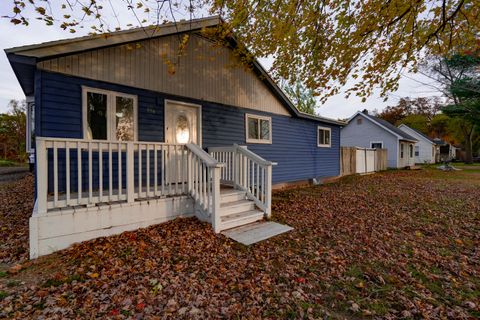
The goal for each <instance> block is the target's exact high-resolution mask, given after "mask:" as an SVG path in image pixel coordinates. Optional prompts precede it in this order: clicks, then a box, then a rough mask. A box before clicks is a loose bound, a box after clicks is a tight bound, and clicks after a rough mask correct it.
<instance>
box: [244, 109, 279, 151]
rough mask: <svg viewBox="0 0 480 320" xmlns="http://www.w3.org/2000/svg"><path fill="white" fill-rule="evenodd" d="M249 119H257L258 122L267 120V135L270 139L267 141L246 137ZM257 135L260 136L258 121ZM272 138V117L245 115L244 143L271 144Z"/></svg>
mask: <svg viewBox="0 0 480 320" xmlns="http://www.w3.org/2000/svg"><path fill="white" fill-rule="evenodd" d="M249 118H252V119H258V120H267V121H268V124H269V125H270V129H269V134H270V137H269V139H251V138H249V137H248V119H249ZM258 126H259V128H258V133H259V134H260V130H261V128H260V121H259V122H258ZM272 136H273V133H272V117H268V116H261V115H257V114H253V113H245V141H246V143H258V144H272Z"/></svg>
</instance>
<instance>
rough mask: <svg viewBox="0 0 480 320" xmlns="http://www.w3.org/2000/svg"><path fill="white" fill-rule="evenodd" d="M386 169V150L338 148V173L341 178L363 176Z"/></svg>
mask: <svg viewBox="0 0 480 320" xmlns="http://www.w3.org/2000/svg"><path fill="white" fill-rule="evenodd" d="M386 169H387V149H367V148H358V147H341V148H340V172H341V175H342V176H347V175H350V174H357V173H359V174H365V173H371V172H377V171H382V170H386Z"/></svg>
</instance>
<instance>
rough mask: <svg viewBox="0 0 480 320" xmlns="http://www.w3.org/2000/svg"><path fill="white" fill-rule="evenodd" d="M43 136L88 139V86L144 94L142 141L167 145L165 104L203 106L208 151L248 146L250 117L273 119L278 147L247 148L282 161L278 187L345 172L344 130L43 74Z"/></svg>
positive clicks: (140, 109)
mask: <svg viewBox="0 0 480 320" xmlns="http://www.w3.org/2000/svg"><path fill="white" fill-rule="evenodd" d="M36 86H37V88H36V89H37V90H36V107H37V110H36V111H37V114H39V115H40V116H39V117H37V119H38V125H37V129H38V131H37V133H38V135H39V136H46V137H62V138H83V130H82V97H81V94H82V86H88V87H93V88H100V89H105V90H113V91H118V92H123V93H127V94H134V95H137V96H138V139H139V140H141V141H160V142H161V141H164V128H163V127H164V101H165V99H172V100H180V101H184V102H192V103H196V104H200V105H202V138H203V147H204V148H208V147H212V146H227V145H232V144H233V143H238V144H241V145H245V144H246V143H245V113H254V114H261V115H268V116H270V117H272V133H273V143H272V144H247V145H248V147H249V149H251V150H252V151H253V152H255V153H258V154H259V155H261V156H262V157H264V158H265V159H267V160H270V161H275V162H277V163H278V165H277V166H276V167H274V169H273V181H274V183H280V182H287V181H298V180H305V179H310V178H313V177H331V176H337V175H338V174H339V172H340V150H339V148H340V127H338V126H335V125H328V124H324V123H322V122H318V121H314V120H307V119H299V118H296V117H288V116H282V115H276V114H268V113H265V112H258V111H255V110H247V109H243V108H237V107H232V106H225V105H220V104H216V103H211V102H205V101H199V100H195V99H190V98H183V97H176V96H171V95H167V94H162V93H157V92H152V91H148V90H142V89H136V88H131V87H126V86H121V85H115V84H109V83H104V82H99V81H94V80H88V79H82V78H77V77H70V76H65V75H60V74H55V73H49V72H41V71H38V74H37V81H36ZM319 125H320V126H324V127H330V128H331V129H332V137H331V139H332V147H331V148H318V147H317V126H319Z"/></svg>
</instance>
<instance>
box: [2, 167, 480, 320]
mask: <svg viewBox="0 0 480 320" xmlns="http://www.w3.org/2000/svg"><path fill="white" fill-rule="evenodd" d="M32 183H33V181H32V179H31V177H27V178H24V179H23V180H21V181H19V182H16V183H13V184H10V185H3V186H0V197H1V198H0V236H1V239H2V241H3V243H1V244H0V250H1V253H0V318H28V317H30V318H37V317H39V316H44V317H46V318H59V319H60V318H75V317H76V318H95V317H112V318H127V317H140V318H141V317H146V318H175V319H176V318H219V317H220V318H271V319H276V318H278V319H283V318H323V317H332V318H358V317H373V318H424V317H431V318H469V317H471V318H474V317H479V316H480V168H478V169H476V168H473V169H472V168H469V169H468V170H463V171H456V172H441V171H438V170H435V169H431V168H430V169H426V170H421V171H388V172H384V173H381V174H376V175H369V176H362V177H358V176H356V177H346V178H344V179H342V180H341V181H339V182H336V183H331V184H328V185H324V186H317V187H307V188H299V189H294V190H287V191H282V192H277V193H276V194H275V195H274V203H273V204H274V211H273V218H274V220H277V221H279V222H281V223H285V224H288V225H290V226H292V227H294V228H295V229H294V230H293V231H291V232H289V233H286V234H283V235H280V236H277V237H275V238H272V239H269V240H267V241H264V242H260V243H258V244H255V245H253V246H250V247H245V246H242V245H240V244H237V243H235V242H233V241H231V240H229V239H226V238H225V237H223V236H221V235H215V234H214V233H213V232H212V229H211V226H210V225H208V224H205V223H200V222H199V221H197V220H196V219H194V218H192V219H178V220H175V221H172V222H169V223H166V224H163V225H158V226H154V227H150V228H147V229H143V230H139V231H136V232H128V233H123V234H121V235H119V236H113V237H109V238H102V239H97V240H93V241H89V242H87V243H82V244H79V245H76V246H74V247H73V248H71V249H67V250H64V251H63V252H60V253H55V254H52V255H49V256H46V257H42V258H40V259H37V260H35V261H32V262H28V261H26V257H27V256H28V252H27V250H28V249H27V248H28V246H27V240H28V231H27V228H28V221H27V219H28V216H29V214H30V211H31V205H30V204H31V200H32V196H31V193H32V192H33V191H32ZM1 263H3V264H1Z"/></svg>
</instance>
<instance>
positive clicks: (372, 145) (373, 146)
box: [370, 141, 383, 149]
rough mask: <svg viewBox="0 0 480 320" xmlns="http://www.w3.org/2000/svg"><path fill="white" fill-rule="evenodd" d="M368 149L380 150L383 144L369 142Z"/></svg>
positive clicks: (380, 142)
mask: <svg viewBox="0 0 480 320" xmlns="http://www.w3.org/2000/svg"><path fill="white" fill-rule="evenodd" d="M370 148H372V149H382V148H383V142H382V141H378V142H371V143H370Z"/></svg>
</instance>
